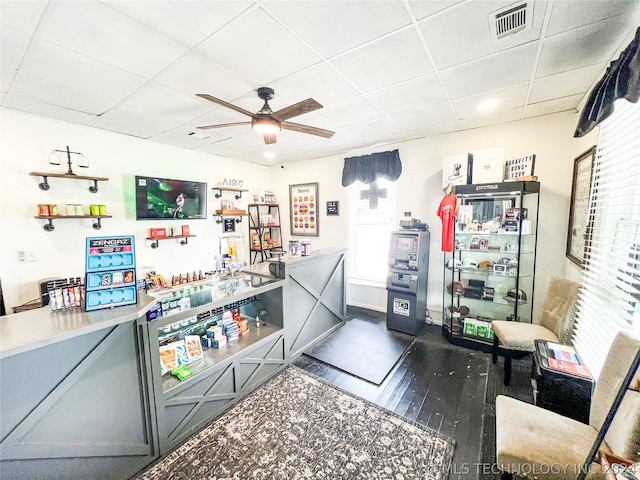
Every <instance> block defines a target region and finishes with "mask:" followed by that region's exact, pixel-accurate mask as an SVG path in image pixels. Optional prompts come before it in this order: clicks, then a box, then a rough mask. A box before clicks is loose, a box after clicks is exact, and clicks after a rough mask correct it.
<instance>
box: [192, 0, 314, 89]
mask: <svg viewBox="0 0 640 480" xmlns="http://www.w3.org/2000/svg"><path fill="white" fill-rule="evenodd" d="M198 50H199V51H201V52H203V53H204V54H205V55H207V56H208V57H210V58H213V59H215V61H217V62H219V63H221V64H223V65H227V66H231V65H233V66H234V69H235V70H237V71H238V72H239V73H241V74H242V75H244V76H246V77H247V78H251V79H253V80H254V81H256V82H259V83H261V84H264V85H268V84H269V83H270V82H273V81H275V80H278V79H279V78H282V77H286V76H287V75H291V74H292V73H294V72H297V71H298V70H302V69H303V68H306V67H308V66H310V65H313V64H315V63H318V62H319V61H320V58H319V57H318V56H317V55H316V54H315V53H314V52H313V51H312V50H311V49H309V48H308V47H307V46H306V45H305V44H303V43H302V42H301V41H300V40H298V39H297V38H296V37H295V36H294V35H292V34H291V33H290V32H289V31H287V30H286V29H285V28H284V27H283V26H282V25H280V24H279V23H277V22H276V21H275V20H274V19H273V18H271V17H270V16H268V15H267V14H266V13H264V12H263V11H262V10H253V11H251V12H249V13H247V14H246V15H243V16H241V17H240V18H238V19H237V20H236V21H234V22H232V23H230V24H228V25H226V26H225V27H224V28H222V29H221V30H219V31H218V32H216V33H215V34H213V35H212V36H210V37H209V38H207V39H206V40H205V41H204V42H202V43H201V44H200V45H199V46H198ZM238 59H242V61H238Z"/></svg>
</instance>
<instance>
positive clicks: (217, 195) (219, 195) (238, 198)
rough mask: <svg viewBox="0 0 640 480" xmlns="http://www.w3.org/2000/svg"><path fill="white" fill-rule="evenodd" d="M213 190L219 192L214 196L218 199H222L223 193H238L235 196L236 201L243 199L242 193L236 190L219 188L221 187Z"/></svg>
mask: <svg viewBox="0 0 640 480" xmlns="http://www.w3.org/2000/svg"><path fill="white" fill-rule="evenodd" d="M211 190H217V191H218V193H214V194H213V196H214V197H216V198H220V197H222V192H236V194H235V195H234V198H235V199H236V200H240V199H241V198H242V191H241V190H235V189H233V190H232V189H227V188H219V187H214V188H212V189H211Z"/></svg>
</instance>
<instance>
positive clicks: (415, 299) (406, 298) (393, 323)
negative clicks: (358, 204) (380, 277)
mask: <svg viewBox="0 0 640 480" xmlns="http://www.w3.org/2000/svg"><path fill="white" fill-rule="evenodd" d="M429 240H430V233H429V231H420V230H403V231H398V232H392V233H391V245H390V248H389V273H388V275H387V328H389V329H391V330H397V331H399V332H403V333H408V334H409V335H417V334H418V333H420V330H421V329H422V327H423V326H424V324H425V320H426V312H427V280H428V274H429Z"/></svg>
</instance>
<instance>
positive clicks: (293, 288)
mask: <svg viewBox="0 0 640 480" xmlns="http://www.w3.org/2000/svg"><path fill="white" fill-rule="evenodd" d="M346 254H347V249H345V248H325V249H319V250H316V251H314V252H313V253H312V254H311V255H309V256H305V257H291V256H289V255H284V256H282V257H281V258H280V260H273V259H271V260H269V262H270V263H277V262H278V261H279V262H281V264H282V266H283V267H284V268H283V272H282V273H283V276H284V277H285V278H286V279H287V280H288V284H287V287H286V288H285V293H284V316H285V319H286V325H287V327H286V329H285V337H286V345H287V348H288V350H289V351H288V355H289V357H290V358H295V357H297V356H298V355H300V354H301V353H302V352H303V351H304V350H306V349H307V348H309V347H311V346H312V345H313V344H314V343H316V342H318V341H319V340H321V339H323V338H324V337H326V336H327V335H329V334H330V333H332V332H334V331H335V330H336V329H338V328H340V327H342V326H343V325H344V323H345V321H346V316H347V304H346V282H345V279H346V273H345V272H346V270H345V269H346V265H345V261H346Z"/></svg>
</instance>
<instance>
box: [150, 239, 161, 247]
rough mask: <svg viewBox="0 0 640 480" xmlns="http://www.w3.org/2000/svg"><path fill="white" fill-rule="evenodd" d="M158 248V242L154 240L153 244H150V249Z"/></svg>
mask: <svg viewBox="0 0 640 480" xmlns="http://www.w3.org/2000/svg"><path fill="white" fill-rule="evenodd" d="M159 246H160V243H159V242H158V240H154V241H153V242H151V248H158V247H159Z"/></svg>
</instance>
